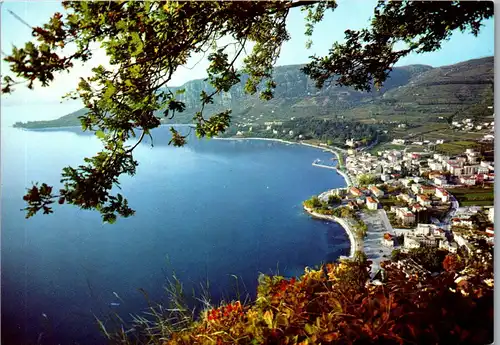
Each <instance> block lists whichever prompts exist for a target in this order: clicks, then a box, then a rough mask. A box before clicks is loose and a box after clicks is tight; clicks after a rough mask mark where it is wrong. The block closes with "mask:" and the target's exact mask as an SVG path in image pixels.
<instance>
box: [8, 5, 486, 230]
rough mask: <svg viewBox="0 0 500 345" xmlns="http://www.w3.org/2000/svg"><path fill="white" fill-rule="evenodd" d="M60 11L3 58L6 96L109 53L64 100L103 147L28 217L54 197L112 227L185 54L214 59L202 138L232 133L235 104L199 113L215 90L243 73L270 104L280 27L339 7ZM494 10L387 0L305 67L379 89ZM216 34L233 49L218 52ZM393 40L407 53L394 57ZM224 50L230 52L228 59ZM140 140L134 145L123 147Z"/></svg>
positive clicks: (67, 171) (174, 100)
mask: <svg viewBox="0 0 500 345" xmlns="http://www.w3.org/2000/svg"><path fill="white" fill-rule="evenodd" d="M63 5H64V9H65V13H64V14H62V13H55V14H54V15H53V17H52V18H50V19H49V21H48V22H47V23H46V24H45V25H43V26H42V27H35V28H33V37H34V38H35V39H36V41H37V42H36V43H33V42H28V43H26V44H25V46H24V47H22V48H18V47H14V48H13V50H12V54H11V55H10V56H7V57H6V58H5V60H6V61H7V62H8V63H10V68H11V71H12V72H13V73H14V76H15V77H17V78H19V80H16V79H14V78H13V77H12V76H11V75H6V76H4V78H3V82H2V93H9V92H12V90H13V87H14V86H15V85H17V84H19V83H21V82H22V81H26V82H27V83H28V87H29V88H33V87H34V85H35V81H37V82H38V83H39V84H41V85H42V86H49V85H50V83H51V81H52V80H53V79H54V77H55V75H56V73H58V72H61V71H66V70H68V69H70V68H72V67H73V65H74V64H75V63H76V62H86V61H88V60H89V59H90V58H91V57H92V49H93V45H94V44H96V43H97V44H98V45H100V46H101V47H102V48H104V49H105V51H106V54H107V56H108V57H109V58H110V63H111V64H112V67H113V68H110V69H107V68H105V67H104V66H98V67H96V68H94V69H93V70H92V72H93V75H92V76H91V77H89V78H81V79H80V83H79V85H78V88H77V90H76V91H73V92H69V93H68V95H67V96H68V97H69V98H80V99H81V100H82V101H83V103H84V105H85V107H86V108H87V109H88V112H87V113H86V115H84V116H82V117H81V124H82V127H83V129H84V130H90V131H94V132H95V134H96V136H97V137H98V138H99V139H101V140H102V142H103V150H102V151H101V152H99V153H98V154H96V155H95V156H94V157H91V158H86V159H85V161H84V164H82V165H80V166H78V167H76V168H74V167H66V168H64V169H63V173H62V177H63V178H62V180H61V183H62V184H63V186H62V188H60V189H59V191H58V193H57V192H56V191H55V189H54V188H50V186H48V185H45V184H44V185H42V186H37V185H35V186H34V187H33V188H32V189H30V190H29V191H28V192H27V194H26V195H25V201H26V202H27V204H28V206H27V207H26V211H27V217H30V216H32V215H34V214H36V213H37V212H39V211H40V210H43V212H44V213H51V212H52V204H53V203H54V202H55V201H56V200H57V201H58V202H59V203H60V204H62V203H68V204H72V205H76V206H79V207H81V208H83V209H95V210H98V211H100V212H101V213H102V216H103V220H104V221H107V222H113V221H114V220H115V219H116V218H117V216H118V215H120V216H124V217H127V216H130V215H132V214H133V213H134V211H133V210H132V209H131V208H130V207H129V206H128V203H127V200H126V199H125V198H123V196H121V195H120V194H116V195H113V194H111V190H112V188H113V187H114V186H117V185H118V184H119V180H118V178H119V176H120V175H122V174H129V175H133V174H135V172H136V168H137V165H138V162H137V161H136V160H135V159H134V156H133V151H134V149H135V147H136V146H137V145H138V143H139V142H140V141H141V140H142V139H143V138H144V137H145V136H149V135H151V134H150V133H151V130H152V129H153V128H156V127H158V126H159V125H160V123H161V121H160V116H158V115H156V114H158V112H160V113H161V114H162V115H161V116H164V117H166V118H173V117H174V116H175V114H176V113H177V114H178V113H181V112H183V111H184V110H185V108H186V104H185V103H184V102H182V101H180V100H179V99H180V98H179V95H181V94H182V93H183V90H171V89H169V88H165V86H166V85H167V83H168V82H169V81H170V80H171V78H172V75H173V73H174V72H175V71H176V70H177V68H178V67H179V66H182V65H184V64H185V63H186V62H187V59H188V58H189V56H191V54H193V53H200V52H207V53H209V55H208V60H209V62H210V66H209V68H208V69H207V74H208V81H209V82H210V84H211V85H212V87H213V89H214V91H213V92H212V93H207V92H205V91H202V92H201V93H200V95H199V101H200V106H199V111H198V112H196V113H195V115H194V116H193V122H194V123H195V126H194V128H193V129H194V130H195V132H196V134H197V135H198V136H200V137H211V136H214V135H217V134H219V133H221V132H224V130H225V129H226V128H227V127H228V126H229V124H230V119H231V109H225V110H222V111H218V112H217V113H215V114H212V116H209V117H208V116H206V114H205V112H204V110H205V106H208V105H210V104H211V103H213V99H214V98H213V97H214V96H215V95H217V94H220V93H222V92H227V91H229V90H230V89H231V87H232V86H233V85H236V84H237V83H239V82H240V77H241V72H245V73H247V74H248V79H247V81H246V83H245V91H246V92H248V93H250V94H257V93H259V94H260V97H261V98H262V99H263V100H269V99H270V98H272V97H273V89H274V88H275V87H276V83H275V81H274V80H273V76H272V67H273V65H274V63H275V61H276V59H277V57H278V56H279V53H280V48H281V46H282V44H283V43H284V42H285V41H287V40H288V39H289V38H290V37H289V34H288V32H287V30H286V20H287V16H288V14H289V13H290V10H291V9H293V8H294V7H302V8H303V9H304V10H305V11H307V15H306V34H307V35H311V34H312V31H313V28H314V24H316V23H318V22H320V21H321V20H322V19H323V15H324V13H325V11H326V10H331V9H335V8H336V7H337V4H336V2H335V1H333V0H332V1H311V2H309V1H296V2H292V1H272V2H270V1H252V2H250V1H248V2H232V1H224V2H220V1H203V2H194V1H193V2H176V1H168V2H162V1H144V2H142V1H110V2H100V1H97V2H86V1H81V2H80V1H64V2H63ZM492 15H493V3H492V2H482V1H481V2H458V1H452V2H411V1H402V2H393V1H390V2H389V1H388V2H385V1H382V2H380V3H379V5H378V6H377V7H376V9H375V15H374V18H373V20H372V23H371V28H370V29H363V30H361V31H352V30H347V31H346V39H347V40H346V42H345V43H344V44H338V43H336V44H334V46H333V48H332V50H331V51H330V53H329V55H328V56H326V57H324V58H320V57H314V58H313V61H312V62H311V64H310V65H308V66H306V67H305V68H304V71H305V72H306V73H307V74H309V75H310V76H311V77H312V78H313V79H314V80H316V81H317V84H318V86H322V85H323V84H324V83H325V82H329V81H330V80H331V79H332V78H333V77H334V75H336V74H338V75H339V76H340V77H338V78H336V80H335V82H336V83H337V84H340V85H350V86H353V87H355V88H358V89H362V90H364V89H369V88H370V85H371V83H372V82H374V83H375V84H377V85H378V84H380V83H382V82H384V81H385V79H386V76H387V73H388V71H389V70H390V69H391V67H392V66H393V65H394V63H396V62H397V61H398V59H399V58H401V57H402V56H405V55H406V54H408V53H409V52H417V53H421V52H427V51H433V50H436V49H438V48H439V47H440V43H441V42H442V41H443V40H445V39H446V38H448V37H449V35H451V32H452V31H453V30H454V29H456V28H459V29H461V30H462V31H465V30H467V31H471V32H472V33H473V34H477V32H478V31H479V28H480V23H481V21H482V20H484V19H485V18H489V17H491V16H492ZM422 18H424V19H422ZM416 19H418V20H416ZM221 38H230V39H232V42H231V43H229V44H227V45H225V46H222V47H221V46H217V44H216V42H217V40H220V39H221ZM247 42H253V43H254V46H253V50H252V51H251V52H250V53H249V54H248V56H247V57H246V58H245V60H244V66H243V69H242V71H238V70H236V67H235V62H236V59H237V57H238V56H240V54H241V53H242V52H243V51H244V49H245V46H246V44H247ZM398 42H405V43H406V44H407V45H408V46H409V47H408V48H407V49H404V50H400V51H393V48H394V44H395V43H398ZM214 43H215V44H214ZM71 45H74V46H75V47H76V49H75V50H74V52H72V53H71V54H66V53H64V52H63V51H62V49H63V48H64V47H66V46H71ZM231 49H232V50H231ZM231 52H234V53H235V54H234V56H230V55H231ZM171 132H172V140H171V144H172V145H174V146H182V145H184V144H185V143H186V136H184V135H181V134H180V133H179V132H177V131H176V130H175V129H174V128H171ZM135 137H138V141H137V142H136V143H135V144H130V139H131V138H135Z"/></svg>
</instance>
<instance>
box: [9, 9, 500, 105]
mask: <svg viewBox="0 0 500 345" xmlns="http://www.w3.org/2000/svg"><path fill="white" fill-rule="evenodd" d="M338 3H339V6H338V8H337V9H336V10H335V11H334V12H329V13H328V14H327V15H326V16H325V19H324V20H323V21H322V22H321V23H319V24H318V25H317V26H316V29H315V34H314V36H313V38H312V39H313V42H314V43H313V46H312V47H311V49H309V50H306V49H305V42H306V37H305V35H304V30H305V28H304V21H303V13H301V12H300V10H298V9H294V10H293V11H292V12H291V13H290V15H289V18H288V22H287V25H288V29H289V32H290V35H291V37H292V39H291V40H290V41H289V42H287V43H285V44H284V46H283V48H282V52H281V55H280V58H279V60H278V65H287V64H299V63H305V62H307V61H308V57H309V56H311V55H314V54H317V55H325V54H326V53H327V52H328V49H329V48H330V47H331V45H332V43H333V42H335V41H342V40H343V37H344V34H343V32H344V30H346V29H348V28H349V29H359V28H362V27H365V26H366V25H367V24H368V22H369V19H370V16H371V15H372V13H373V8H374V5H375V3H376V1H374V0H339V1H338ZM8 10H11V11H13V12H15V13H16V14H17V15H19V16H20V17H21V18H22V19H23V20H25V21H26V22H28V23H29V24H30V25H32V26H38V25H41V24H43V23H44V22H46V21H47V18H49V17H50V15H51V14H52V13H54V12H56V11H61V12H62V11H63V10H62V7H61V5H60V4H59V2H55V1H33V0H31V1H30V2H22V1H9V0H7V1H6V2H4V3H3V4H2V5H1V41H0V42H1V48H2V51H3V52H5V53H10V51H11V47H12V45H13V44H14V45H18V46H20V45H23V44H24V42H26V41H28V40H30V39H31V30H30V29H29V28H28V27H27V26H26V25H24V24H22V23H21V22H20V21H18V20H17V19H16V18H14V17H13V16H12V15H11V14H10V13H9V12H8ZM484 24H485V25H484V27H483V28H482V30H481V33H480V35H479V36H478V37H473V36H472V35H470V34H462V33H460V32H457V33H455V34H454V35H453V36H452V38H451V39H450V40H449V41H448V42H445V43H444V44H443V45H442V49H441V50H440V51H438V52H434V53H427V54H422V55H416V54H413V55H409V56H407V57H405V58H403V59H401V60H400V61H399V63H398V65H408V64H416V63H418V64H428V65H431V66H435V67H436V66H442V65H448V64H453V63H457V62H460V61H464V60H467V59H472V58H479V57H484V56H491V55H493V54H494V26H493V20H492V19H491V20H488V21H486V22H485V23H484ZM105 61H106V57H105V55H104V54H103V53H102V52H99V51H97V53H96V54H95V57H94V58H93V59H92V61H91V64H90V65H86V66H79V65H76V66H75V68H74V69H73V71H72V72H71V73H63V74H61V75H59V76H58V78H57V80H56V81H55V82H54V83H53V84H52V85H51V86H50V87H48V88H37V89H35V90H34V91H30V90H27V89H26V88H25V87H20V88H17V89H16V91H15V92H14V93H13V94H12V95H8V96H5V97H4V96H2V105H3V106H9V105H19V104H27V102H29V103H30V104H31V105H33V104H37V103H40V104H51V103H59V101H60V97H61V96H62V95H63V94H65V93H66V92H68V91H70V90H72V89H74V87H76V83H77V80H78V77H79V76H81V75H89V73H90V72H89V70H90V67H89V66H92V67H93V66H95V65H98V64H100V63H104V62H105ZM197 62H198V64H197V65H196V66H195V67H194V68H192V69H188V68H180V69H179V70H178V71H176V73H175V74H174V77H173V80H172V82H171V83H169V84H170V85H171V86H176V85H182V84H183V83H184V82H186V81H188V80H191V79H198V78H204V77H205V76H206V74H205V69H206V67H207V65H208V63H207V60H206V59H204V58H203V57H202V56H201V55H197V56H193V57H192V58H191V60H190V61H189V63H188V67H192V66H193V65H195V64H196V63H197ZM1 68H2V73H5V71H6V70H7V68H8V65H7V64H6V63H5V62H3V61H2V64H1ZM77 108H78V107H77Z"/></svg>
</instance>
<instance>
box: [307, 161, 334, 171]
mask: <svg viewBox="0 0 500 345" xmlns="http://www.w3.org/2000/svg"><path fill="white" fill-rule="evenodd" d="M312 165H313V166H315V167H319V168H326V169H332V170H337V167H334V166H332V165H325V164H321V163H316V162H314V163H313V164H312Z"/></svg>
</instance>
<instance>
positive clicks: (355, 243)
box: [213, 137, 363, 258]
mask: <svg viewBox="0 0 500 345" xmlns="http://www.w3.org/2000/svg"><path fill="white" fill-rule="evenodd" d="M213 139H216V140H238V141H243V140H264V141H275V142H279V143H282V144H292V145H304V146H309V147H313V148H316V149H321V150H324V151H328V152H331V153H333V154H335V156H336V157H337V160H339V159H340V157H339V153H338V152H336V151H335V150H333V149H330V148H325V147H322V146H319V145H313V144H307V143H301V142H300V143H297V142H293V141H287V140H283V139H274V138H217V137H216V138H213ZM335 170H336V171H337V173H338V174H339V175H341V176H342V177H343V178H344V181H345V184H346V187H349V186H351V185H352V183H351V179H350V178H349V176H348V175H347V174H345V173H344V172H342V171H340V170H339V169H338V168H336V169H335ZM304 210H305V211H306V212H307V213H308V214H309V215H310V216H312V217H314V218H317V219H323V220H328V221H332V222H335V223H337V224H339V225H340V226H341V227H342V228H344V230H345V232H346V234H347V236H348V237H349V242H350V243H351V249H350V255H349V257H350V258H352V257H354V254H355V253H356V252H357V251H362V250H363V249H362V248H363V244H362V242H361V241H360V240H359V239H357V237H356V235H355V234H354V231H353V230H352V229H351V227H350V226H349V224H348V223H347V222H346V221H345V220H344V219H342V218H338V217H335V216H328V215H323V214H319V213H316V212H314V211H312V210H311V209H308V208H307V207H305V206H304Z"/></svg>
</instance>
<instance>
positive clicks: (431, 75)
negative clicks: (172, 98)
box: [15, 56, 494, 129]
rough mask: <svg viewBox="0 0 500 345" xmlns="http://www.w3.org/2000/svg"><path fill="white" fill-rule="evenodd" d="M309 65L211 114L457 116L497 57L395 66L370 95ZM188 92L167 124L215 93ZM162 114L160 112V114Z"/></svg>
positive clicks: (227, 98) (278, 73)
mask: <svg viewBox="0 0 500 345" xmlns="http://www.w3.org/2000/svg"><path fill="white" fill-rule="evenodd" d="M303 66H304V65H303V64H294V65H284V66H276V67H275V70H274V78H275V81H276V83H277V87H276V89H275V96H274V98H273V99H272V100H270V101H261V100H260V99H259V98H258V95H257V94H256V95H248V94H245V93H244V83H245V81H246V78H247V76H245V75H243V76H242V77H241V82H240V83H238V84H236V85H235V86H233V88H231V90H229V92H227V93H222V94H219V95H216V96H215V97H214V104H213V105H209V106H208V107H205V111H206V115H210V114H211V113H214V112H218V111H222V110H225V109H228V108H230V109H232V116H233V124H236V123H252V124H256V125H262V124H264V123H265V122H267V121H273V120H275V121H282V120H289V119H291V118H296V117H310V116H313V117H326V118H334V117H338V116H343V117H346V118H352V119H353V120H357V121H367V120H369V119H372V120H373V119H375V121H390V118H391V116H395V118H399V117H401V115H404V116H406V117H407V118H409V119H410V120H412V119H414V120H416V121H420V120H421V119H422V118H431V119H432V118H435V117H437V116H441V117H443V116H445V117H447V116H455V115H457V113H460V112H463V111H466V109H467V108H468V107H471V106H473V105H475V104H478V103H481V102H482V101H483V100H484V98H485V97H489V96H488V92H489V91H488V90H489V89H491V93H492V89H493V77H494V73H493V67H494V61H493V56H490V57H484V58H478V59H471V60H467V61H463V62H459V63H456V64H453V65H446V66H441V67H432V66H429V65H423V64H413V65H407V66H400V67H394V68H393V70H392V71H391V73H390V75H389V78H388V80H387V81H386V83H385V84H384V86H383V87H382V88H381V89H380V90H379V91H372V92H370V93H367V92H360V91H356V90H354V89H352V88H349V87H341V86H336V85H333V84H331V85H329V86H325V87H323V88H322V89H317V88H316V87H315V85H314V81H312V80H311V79H310V78H308V77H307V76H306V75H305V74H304V73H303V72H302V71H301V70H300V68H301V67H303ZM178 89H185V92H184V93H183V94H181V95H179V100H181V101H183V102H185V103H186V111H185V112H183V113H179V114H176V117H175V118H174V119H173V121H166V120H163V119H162V120H163V121H162V123H172V124H174V123H190V122H192V121H191V119H192V117H193V116H194V114H195V112H196V111H198V110H199V99H200V97H199V94H200V92H201V91H202V90H204V91H207V92H208V91H210V89H211V86H210V85H209V84H208V82H206V81H205V80H204V79H195V80H190V81H188V82H186V83H184V84H183V85H182V86H179V87H172V88H171V90H173V91H174V90H178ZM85 111H86V110H85V108H83V109H79V110H77V111H75V112H73V113H70V114H68V115H65V116H63V117H61V118H58V119H56V120H50V121H32V122H27V123H20V122H18V123H16V124H15V127H20V128H28V129H29V128H47V127H65V126H75V125H80V121H79V119H78V116H81V115H84V114H85ZM157 115H158V116H161V114H160V113H158V114H157Z"/></svg>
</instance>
